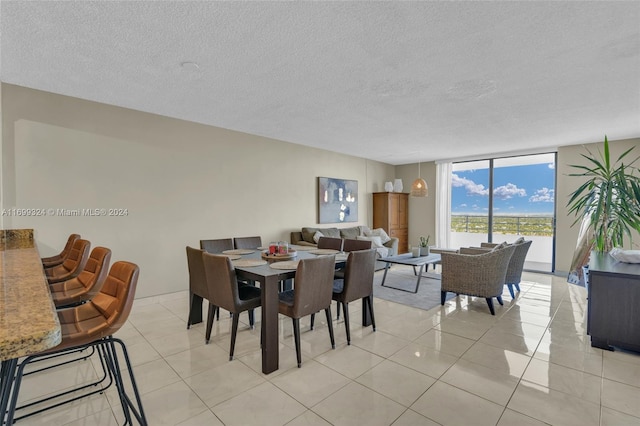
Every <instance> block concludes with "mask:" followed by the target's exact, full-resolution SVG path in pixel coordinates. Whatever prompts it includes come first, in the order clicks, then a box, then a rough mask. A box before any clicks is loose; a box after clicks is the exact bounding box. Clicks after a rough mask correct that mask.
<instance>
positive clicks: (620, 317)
mask: <svg viewBox="0 0 640 426" xmlns="http://www.w3.org/2000/svg"><path fill="white" fill-rule="evenodd" d="M587 294H588V298H589V299H588V308H587V309H588V311H587V315H588V316H587V333H588V334H589V335H590V336H591V346H594V347H597V348H601V349H607V350H612V349H613V348H612V347H614V346H616V347H619V348H622V349H628V350H632V351H638V352H640V264H636V263H623V262H618V261H617V260H615V259H614V258H612V257H611V256H610V255H609V254H608V253H595V252H592V253H591V257H590V260H589V284H588V292H587Z"/></svg>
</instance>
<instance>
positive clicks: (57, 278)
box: [44, 239, 91, 284]
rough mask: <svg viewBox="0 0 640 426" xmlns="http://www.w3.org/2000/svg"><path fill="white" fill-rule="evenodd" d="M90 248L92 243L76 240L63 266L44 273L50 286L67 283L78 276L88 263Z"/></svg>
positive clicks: (47, 269) (48, 269) (46, 269)
mask: <svg viewBox="0 0 640 426" xmlns="http://www.w3.org/2000/svg"><path fill="white" fill-rule="evenodd" d="M90 248H91V243H90V242H89V241H87V240H83V239H79V240H76V242H75V243H73V247H72V248H71V251H70V252H69V255H68V256H67V258H66V259H65V261H64V262H62V264H60V265H58V266H53V267H51V268H45V270H44V273H45V276H46V277H47V281H49V284H53V283H59V282H62V281H67V280H70V279H71V278H73V277H76V276H78V274H79V273H80V272H82V270H83V269H84V265H85V264H86V263H87V259H88V258H89V249H90Z"/></svg>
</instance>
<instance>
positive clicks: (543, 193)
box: [529, 187, 555, 203]
mask: <svg viewBox="0 0 640 426" xmlns="http://www.w3.org/2000/svg"><path fill="white" fill-rule="evenodd" d="M554 195H555V190H553V189H549V188H546V187H545V188H542V189H538V190H537V191H536V193H535V194H533V195H532V196H531V197H529V201H530V202H532V203H553V201H554Z"/></svg>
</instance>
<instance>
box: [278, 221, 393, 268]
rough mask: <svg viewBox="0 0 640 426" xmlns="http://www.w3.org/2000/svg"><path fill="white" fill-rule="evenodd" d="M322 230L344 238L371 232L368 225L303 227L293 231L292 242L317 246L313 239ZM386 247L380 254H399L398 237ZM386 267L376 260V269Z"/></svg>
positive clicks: (353, 238)
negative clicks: (384, 251)
mask: <svg viewBox="0 0 640 426" xmlns="http://www.w3.org/2000/svg"><path fill="white" fill-rule="evenodd" d="M318 231H319V232H320V233H321V234H322V235H323V236H325V237H332V238H342V239H346V238H349V239H352V240H356V239H358V237H365V236H366V233H368V232H370V231H371V230H370V229H369V227H368V226H352V227H349V228H314V227H308V226H305V227H303V228H302V229H301V230H300V231H292V232H291V244H296V245H300V246H311V247H317V244H316V242H315V241H314V240H313V236H314V235H315V233H316V232H318ZM383 246H384V248H386V249H387V250H386V253H383V250H378V256H385V255H386V256H394V255H396V254H398V239H397V238H395V237H391V239H390V240H389V241H387V242H386V243H384V244H383ZM384 267H385V263H384V262H376V270H378V269H382V268H384Z"/></svg>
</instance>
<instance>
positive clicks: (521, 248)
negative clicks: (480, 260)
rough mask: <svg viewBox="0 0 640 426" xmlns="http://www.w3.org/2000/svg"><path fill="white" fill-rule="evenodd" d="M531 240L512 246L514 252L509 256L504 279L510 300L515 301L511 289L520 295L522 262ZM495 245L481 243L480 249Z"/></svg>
mask: <svg viewBox="0 0 640 426" xmlns="http://www.w3.org/2000/svg"><path fill="white" fill-rule="evenodd" d="M531 242H532V241H531V240H529V241H523V242H521V243H517V244H514V246H515V247H516V250H515V251H514V252H513V256H511V260H510V261H509V267H508V268H507V275H506V277H505V279H504V281H505V283H506V284H507V288H508V289H509V293H510V294H511V298H512V299H515V297H516V296H515V293H514V292H513V287H514V286H515V287H516V290H518V293H520V281H522V269H523V268H524V260H525V259H526V257H527V253H528V252H529V247H531ZM494 246H495V244H492V243H481V244H480V247H482V248H490V247H494Z"/></svg>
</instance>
